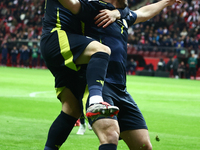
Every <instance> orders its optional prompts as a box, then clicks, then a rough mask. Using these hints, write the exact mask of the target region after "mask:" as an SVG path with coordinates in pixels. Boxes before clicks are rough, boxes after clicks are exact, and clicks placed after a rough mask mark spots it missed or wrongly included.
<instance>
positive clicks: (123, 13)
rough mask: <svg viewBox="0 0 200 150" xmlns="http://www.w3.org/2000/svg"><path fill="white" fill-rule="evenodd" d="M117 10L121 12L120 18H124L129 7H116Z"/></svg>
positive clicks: (127, 13) (128, 11)
mask: <svg viewBox="0 0 200 150" xmlns="http://www.w3.org/2000/svg"><path fill="white" fill-rule="evenodd" d="M117 10H118V11H119V12H120V14H121V19H125V18H126V17H127V16H128V15H129V13H130V9H129V8H128V7H126V8H124V9H117Z"/></svg>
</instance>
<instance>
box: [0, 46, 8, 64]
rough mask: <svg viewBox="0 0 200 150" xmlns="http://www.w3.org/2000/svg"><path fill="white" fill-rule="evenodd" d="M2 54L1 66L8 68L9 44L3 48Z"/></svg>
mask: <svg viewBox="0 0 200 150" xmlns="http://www.w3.org/2000/svg"><path fill="white" fill-rule="evenodd" d="M1 54H2V56H1V57H2V59H1V64H2V66H6V64H7V56H8V48H7V44H4V45H3V46H2V50H1Z"/></svg>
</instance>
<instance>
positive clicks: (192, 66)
mask: <svg viewBox="0 0 200 150" xmlns="http://www.w3.org/2000/svg"><path fill="white" fill-rule="evenodd" d="M188 65H189V77H191V76H192V75H193V76H194V79H196V65H197V59H196V58H195V54H194V53H192V56H191V57H190V58H189V59H188Z"/></svg>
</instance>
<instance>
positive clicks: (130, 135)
mask: <svg viewBox="0 0 200 150" xmlns="http://www.w3.org/2000/svg"><path fill="white" fill-rule="evenodd" d="M120 137H121V138H122V139H123V140H124V141H125V143H126V144H127V146H128V147H129V149H130V150H152V145H151V142H150V138H149V133H148V130H147V129H137V130H127V131H123V132H121V133H120Z"/></svg>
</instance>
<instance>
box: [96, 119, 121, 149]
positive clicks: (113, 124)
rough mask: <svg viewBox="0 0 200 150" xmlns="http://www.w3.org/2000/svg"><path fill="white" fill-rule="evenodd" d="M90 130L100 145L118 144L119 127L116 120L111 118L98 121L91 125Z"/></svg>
mask: <svg viewBox="0 0 200 150" xmlns="http://www.w3.org/2000/svg"><path fill="white" fill-rule="evenodd" d="M92 129H93V131H94V132H95V134H96V135H97V137H98V138H99V141H100V144H106V143H112V144H116V145H117V144H118V139H119V125H118V122H117V120H115V119H111V118H103V119H99V120H97V121H95V122H94V123H93V124H92Z"/></svg>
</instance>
